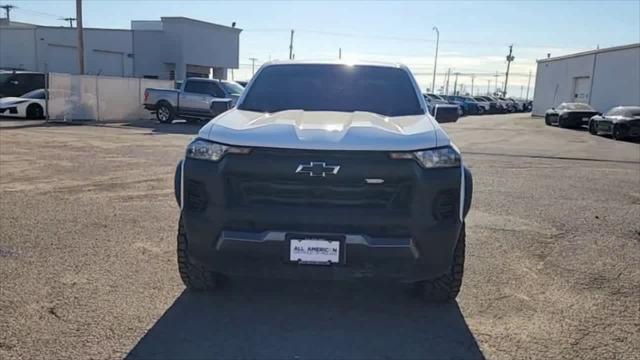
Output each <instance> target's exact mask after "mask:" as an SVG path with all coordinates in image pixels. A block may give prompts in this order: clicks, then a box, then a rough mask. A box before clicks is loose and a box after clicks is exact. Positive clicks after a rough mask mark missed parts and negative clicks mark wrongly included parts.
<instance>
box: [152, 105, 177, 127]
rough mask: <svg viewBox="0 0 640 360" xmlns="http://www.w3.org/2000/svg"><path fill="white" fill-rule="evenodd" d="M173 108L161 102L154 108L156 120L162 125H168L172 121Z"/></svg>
mask: <svg viewBox="0 0 640 360" xmlns="http://www.w3.org/2000/svg"><path fill="white" fill-rule="evenodd" d="M173 117H174V112H173V107H172V106H171V105H169V104H167V103H165V102H161V103H159V104H158V106H157V107H156V118H157V119H158V121H160V122H161V123H164V124H170V123H171V122H172V121H173Z"/></svg>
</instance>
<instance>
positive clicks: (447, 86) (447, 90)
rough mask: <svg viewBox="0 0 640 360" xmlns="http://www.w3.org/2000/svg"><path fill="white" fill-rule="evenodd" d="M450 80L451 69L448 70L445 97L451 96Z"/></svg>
mask: <svg viewBox="0 0 640 360" xmlns="http://www.w3.org/2000/svg"><path fill="white" fill-rule="evenodd" d="M449 79H451V68H449V70H447V82H446V85H445V87H444V94H445V95H449Z"/></svg>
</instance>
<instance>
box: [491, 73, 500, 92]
mask: <svg viewBox="0 0 640 360" xmlns="http://www.w3.org/2000/svg"><path fill="white" fill-rule="evenodd" d="M499 76H500V75H498V72H497V71H496V74H495V75H493V77H495V78H496V81H495V84H494V85H495V87H494V90H493V92H495V90H496V89H497V88H498V77H499ZM493 92H492V93H493Z"/></svg>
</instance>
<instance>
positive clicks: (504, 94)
mask: <svg viewBox="0 0 640 360" xmlns="http://www.w3.org/2000/svg"><path fill="white" fill-rule="evenodd" d="M512 53H513V45H509V55H507V74H506V75H505V77H504V91H503V92H502V96H504V97H507V83H508V82H509V67H511V62H512V61H513V60H514V59H515V57H514V56H513V55H511V54H512Z"/></svg>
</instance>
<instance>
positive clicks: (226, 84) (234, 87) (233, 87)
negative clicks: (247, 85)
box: [220, 81, 244, 96]
mask: <svg viewBox="0 0 640 360" xmlns="http://www.w3.org/2000/svg"><path fill="white" fill-rule="evenodd" d="M220 85H222V87H223V88H224V91H225V92H226V93H227V94H229V95H237V96H240V95H241V94H242V92H243V91H244V88H243V87H242V86H241V85H240V84H238V83H235V82H232V81H221V82H220Z"/></svg>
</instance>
